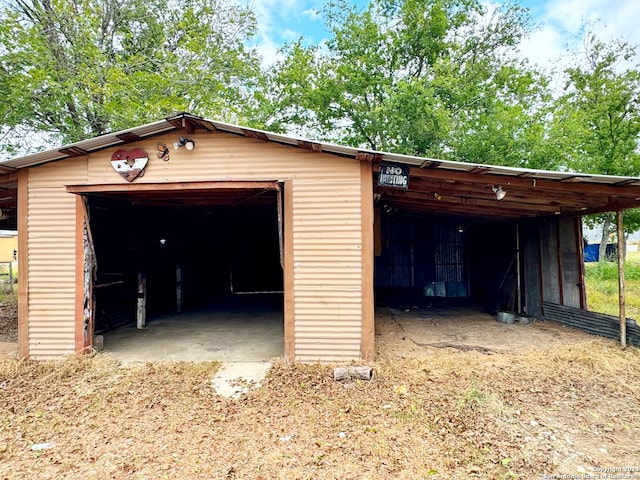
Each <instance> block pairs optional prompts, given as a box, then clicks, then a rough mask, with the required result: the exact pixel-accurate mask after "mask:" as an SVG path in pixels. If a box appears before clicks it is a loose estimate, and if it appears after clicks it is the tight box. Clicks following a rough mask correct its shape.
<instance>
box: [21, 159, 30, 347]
mask: <svg viewBox="0 0 640 480" xmlns="http://www.w3.org/2000/svg"><path fill="white" fill-rule="evenodd" d="M28 189H29V169H26V168H25V169H22V170H20V171H19V172H18V358H19V359H28V358H29V190H28Z"/></svg>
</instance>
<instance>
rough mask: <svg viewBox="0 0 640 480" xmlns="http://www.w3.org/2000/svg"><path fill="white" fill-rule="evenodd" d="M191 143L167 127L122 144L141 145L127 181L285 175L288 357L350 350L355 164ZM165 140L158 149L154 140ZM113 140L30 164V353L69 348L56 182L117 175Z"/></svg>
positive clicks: (261, 146) (358, 314) (71, 246)
mask: <svg viewBox="0 0 640 480" xmlns="http://www.w3.org/2000/svg"><path fill="white" fill-rule="evenodd" d="M190 138H193V139H194V140H195V141H196V147H195V149H194V150H192V151H188V150H185V149H180V150H173V149H172V145H173V142H174V141H175V140H177V135H171V136H169V135H165V136H161V137H157V138H156V139H155V140H153V141H149V140H146V141H142V142H138V143H134V144H131V145H129V149H132V148H134V147H141V148H143V149H145V150H146V151H147V153H148V154H149V162H148V166H147V168H146V170H145V172H144V175H143V176H142V177H139V178H138V179H136V180H135V182H134V183H165V182H172V183H173V182H189V181H192V182H198V181H200V182H203V181H221V182H223V181H242V180H278V181H283V180H289V179H290V180H292V189H293V225H292V229H293V240H292V242H293V244H292V245H285V248H292V249H293V264H294V268H293V270H294V275H293V276H294V280H293V284H294V285H293V297H294V316H295V325H294V346H295V348H294V356H295V358H296V359H298V360H303V361H315V360H326V361H333V360H351V359H357V358H359V357H360V353H361V352H360V347H361V330H362V321H363V320H362V315H363V307H362V302H363V299H362V284H363V281H362V213H361V188H360V164H359V162H357V161H354V160H353V159H350V158H338V157H335V156H332V155H326V154H323V153H314V152H310V151H306V150H303V149H299V148H293V147H288V146H282V145H278V144H274V143H270V142H263V141H260V140H255V139H250V138H244V137H240V136H236V135H231V134H224V133H214V134H195V135H192V136H191V137H190ZM158 142H162V143H166V144H167V146H168V147H169V148H170V149H171V150H170V153H169V157H170V159H169V161H164V160H162V159H160V158H158V157H157V156H156V155H155V153H156V151H157V143H158ZM116 149H117V148H112V149H108V150H104V151H103V152H100V153H98V154H91V155H90V156H89V157H88V158H84V159H73V160H65V161H63V162H55V163H51V164H48V165H46V166H43V167H38V168H33V169H32V171H33V175H30V177H29V178H30V185H29V186H30V197H29V287H30V297H29V312H30V316H29V319H30V336H29V337H30V354H31V355H32V356H33V357H35V358H51V357H57V356H60V355H62V354H65V353H69V352H70V351H72V350H73V348H74V328H75V319H74V311H75V306H74V302H75V197H74V195H72V194H69V193H67V192H66V190H65V186H66V185H85V184H86V185H93V184H125V183H128V182H126V180H124V179H123V178H122V177H121V176H120V175H119V174H118V173H117V172H116V171H115V170H114V169H113V167H112V165H111V162H110V160H111V155H112V154H113V152H114V151H115V150H116Z"/></svg>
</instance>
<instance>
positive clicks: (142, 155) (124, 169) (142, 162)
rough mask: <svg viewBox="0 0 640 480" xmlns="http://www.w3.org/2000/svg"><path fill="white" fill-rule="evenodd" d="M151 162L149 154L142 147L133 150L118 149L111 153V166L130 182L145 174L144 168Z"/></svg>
mask: <svg viewBox="0 0 640 480" xmlns="http://www.w3.org/2000/svg"><path fill="white" fill-rule="evenodd" d="M148 162H149V156H148V155H147V152H145V151H144V150H143V149H141V148H134V149H133V150H124V149H120V150H116V151H115V152H113V155H111V166H113V169H114V170H115V171H116V172H118V173H119V174H120V175H122V177H123V178H124V179H125V180H127V181H128V182H133V181H134V180H135V179H136V178H138V177H141V176H142V175H144V169H145V167H146V166H147V163H148Z"/></svg>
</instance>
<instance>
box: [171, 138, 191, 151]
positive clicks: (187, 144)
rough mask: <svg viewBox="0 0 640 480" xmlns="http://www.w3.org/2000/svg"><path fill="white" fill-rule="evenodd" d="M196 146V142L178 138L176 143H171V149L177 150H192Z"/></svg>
mask: <svg viewBox="0 0 640 480" xmlns="http://www.w3.org/2000/svg"><path fill="white" fill-rule="evenodd" d="M195 146H196V142H194V141H193V140H191V139H190V138H184V137H180V138H179V139H178V141H177V142H173V148H174V149H176V150H178V149H179V148H182V147H184V148H186V149H187V150H193V147H195Z"/></svg>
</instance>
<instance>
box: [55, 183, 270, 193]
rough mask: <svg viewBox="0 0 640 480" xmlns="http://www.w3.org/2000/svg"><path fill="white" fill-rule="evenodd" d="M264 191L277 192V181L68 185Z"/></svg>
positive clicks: (73, 189)
mask: <svg viewBox="0 0 640 480" xmlns="http://www.w3.org/2000/svg"><path fill="white" fill-rule="evenodd" d="M260 188H262V189H266V190H277V189H278V188H279V186H278V182H277V181H269V182H253V181H246V182H243V181H235V182H226V181H221V182H177V183H126V184H124V183H122V184H121V183H118V184H100V185H68V186H67V192H69V193H85V194H86V193H101V192H149V191H171V190H187V191H189V190H190V191H194V190H216V189H221V190H233V189H260Z"/></svg>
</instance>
